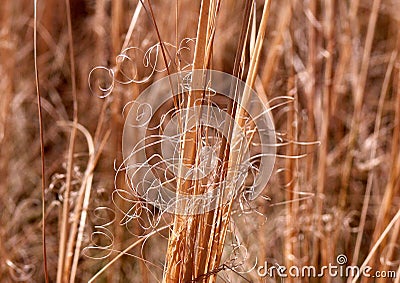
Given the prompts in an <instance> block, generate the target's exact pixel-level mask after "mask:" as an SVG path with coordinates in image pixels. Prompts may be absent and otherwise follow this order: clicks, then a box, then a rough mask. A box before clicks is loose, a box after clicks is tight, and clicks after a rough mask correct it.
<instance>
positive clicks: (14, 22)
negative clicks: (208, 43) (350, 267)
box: [0, 0, 400, 282]
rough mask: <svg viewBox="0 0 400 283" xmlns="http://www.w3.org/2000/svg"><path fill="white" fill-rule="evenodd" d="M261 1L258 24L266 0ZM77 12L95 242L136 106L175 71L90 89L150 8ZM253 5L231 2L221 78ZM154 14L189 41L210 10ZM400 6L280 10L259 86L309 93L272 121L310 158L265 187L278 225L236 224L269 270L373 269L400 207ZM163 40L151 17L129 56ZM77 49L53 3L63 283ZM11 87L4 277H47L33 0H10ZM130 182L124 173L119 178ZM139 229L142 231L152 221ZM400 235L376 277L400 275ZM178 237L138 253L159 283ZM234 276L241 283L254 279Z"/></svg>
mask: <svg viewBox="0 0 400 283" xmlns="http://www.w3.org/2000/svg"><path fill="white" fill-rule="evenodd" d="M256 2H257V3H256V18H255V21H256V22H257V23H258V21H259V20H260V15H261V11H262V4H263V3H262V2H261V1H256ZM70 5H71V20H72V35H73V47H74V54H73V59H74V61H75V72H76V76H75V79H76V94H77V101H76V102H77V106H78V112H77V116H76V117H77V119H78V120H77V121H78V123H79V124H81V125H82V126H83V127H85V128H86V129H87V131H88V133H89V134H90V136H91V137H92V139H93V140H94V145H95V152H96V154H99V159H98V162H97V163H96V167H95V169H94V171H93V182H92V185H91V192H92V193H91V198H90V205H89V210H88V211H89V212H88V223H87V225H86V227H85V231H84V235H83V244H82V246H83V247H85V246H87V245H89V242H90V237H91V233H92V232H93V231H94V230H93V229H94V228H93V227H94V225H95V224H96V220H95V213H94V211H95V209H96V208H98V207H102V206H109V207H113V206H114V204H113V203H112V200H111V193H112V191H113V189H114V175H115V171H114V161H116V164H119V163H120V162H121V158H122V157H121V134H122V126H123V117H122V115H121V113H122V108H123V106H124V105H125V104H126V103H127V102H128V101H130V100H132V99H134V98H135V97H136V96H137V95H138V94H139V93H140V91H141V90H143V89H144V88H145V87H146V86H147V85H148V84H150V83H151V82H152V81H154V80H155V79H157V78H159V77H160V76H164V75H165V74H156V75H154V76H153V77H152V78H151V79H150V80H149V81H148V82H146V83H144V84H130V85H125V86H123V85H116V87H115V89H114V91H113V93H112V95H110V96H109V97H108V98H107V99H103V100H102V99H99V98H98V97H96V96H95V95H93V94H91V92H90V90H89V86H88V76H89V72H90V71H91V70H92V68H93V67H95V66H98V65H104V66H109V67H113V66H115V58H116V56H117V55H118V54H119V53H120V52H121V48H122V45H123V42H124V39H125V35H126V33H127V30H128V27H129V24H130V22H131V17H132V15H133V13H134V11H135V9H136V7H137V5H138V2H137V1H127V0H113V1H107V0H97V1H93V0H71V1H70ZM243 5H244V4H243V3H242V2H241V1H233V0H224V1H222V4H221V8H220V11H219V15H218V20H217V30H216V35H215V42H214V46H213V55H212V62H211V67H212V68H213V69H217V70H221V71H224V72H227V73H232V68H233V62H234V58H235V52H236V46H237V42H238V39H239V31H240V27H241V19H242V12H243ZM152 6H153V9H154V15H155V18H156V20H157V24H158V26H159V29H160V34H161V37H162V39H163V41H165V42H169V43H171V44H174V45H177V43H179V42H180V41H181V40H182V39H184V38H194V37H195V35H196V29H197V19H198V13H199V8H200V1H186V0H176V1H152ZM399 10H400V3H399V2H398V1H395V0H365V1H341V0H325V1H322V0H321V1H319V0H318V1H317V0H308V1H295V0H283V1H272V3H271V11H270V17H269V22H268V28H267V36H266V39H265V42H264V46H263V50H262V55H261V62H260V68H259V76H258V78H257V82H256V86H255V89H256V91H257V92H258V93H259V94H260V95H267V97H268V99H270V100H271V99H273V98H276V97H279V96H292V97H294V98H295V100H294V102H293V103H290V104H289V105H285V106H282V107H280V108H277V109H275V110H274V112H273V114H274V116H275V122H276V127H277V129H278V132H279V133H280V134H281V138H282V140H285V141H286V140H287V141H299V142H300V143H296V142H295V143H293V142H291V143H288V144H287V145H286V146H283V147H282V148H280V149H279V153H281V154H286V155H295V156H300V155H302V154H306V153H307V156H305V157H302V158H299V159H289V158H280V159H278V161H277V166H276V168H277V169H276V173H275V174H274V176H273V178H272V180H271V182H270V185H269V187H268V188H267V189H266V190H265V193H264V195H266V196H268V197H269V198H270V199H271V201H269V202H265V201H258V208H257V209H258V210H259V211H261V212H262V213H263V215H264V216H265V217H266V218H265V217H254V218H250V219H251V222H250V223H249V222H248V219H247V220H244V221H242V220H241V219H237V220H236V221H237V231H238V232H237V233H240V234H241V237H242V236H243V235H246V236H243V239H246V240H245V246H246V248H247V249H248V250H249V252H250V253H251V254H252V256H254V257H255V256H257V258H258V260H259V262H261V263H262V262H264V260H267V259H268V260H271V259H273V260H276V261H277V262H279V263H280V264H285V265H286V266H291V265H298V266H301V265H310V264H314V265H316V266H321V265H326V264H328V263H336V256H337V255H339V254H345V255H346V256H347V257H348V259H349V263H353V264H358V265H361V264H362V263H363V261H364V259H365V258H366V257H367V256H368V254H369V253H370V251H371V248H372V246H373V245H374V244H375V242H376V241H377V240H378V238H379V237H380V236H381V235H382V233H383V231H384V230H385V228H386V227H387V225H388V224H389V222H390V221H391V219H392V218H393V217H394V215H395V214H396V213H397V212H398V211H399V207H400V205H399V204H400V198H399V193H400V177H399V176H400V158H399V155H400V141H399V132H400V82H399V78H400V72H399V69H400V55H399V54H398V52H399V51H400V32H399V31H400V16H399V13H398V11H399ZM249 40H251V39H249ZM157 41H158V39H157V36H156V33H155V31H154V28H153V26H152V23H151V19H150V18H149V17H148V15H146V13H145V12H143V11H142V12H141V13H140V14H139V17H138V21H137V23H136V25H135V29H134V32H133V34H132V37H131V38H130V41H129V46H134V47H138V48H140V49H142V50H146V49H147V48H148V47H149V46H152V45H154V44H156V43H157ZM69 42H70V39H69V36H68V28H67V13H66V5H65V3H64V1H57V0H44V1H39V4H38V49H37V51H38V57H37V60H38V64H39V79H40V92H41V95H42V99H43V101H42V107H43V122H44V128H45V135H44V140H45V158H46V176H45V179H46V184H47V188H46V211H47V215H46V222H47V229H46V235H47V254H48V266H49V275H50V278H51V282H55V280H56V273H57V261H58V256H59V244H60V231H62V225H64V224H65V223H63V216H62V208H63V202H64V192H65V189H66V187H67V178H68V177H67V176H68V174H71V182H70V183H71V184H70V188H71V195H70V196H71V198H70V204H71V205H70V209H69V211H68V223H70V221H72V219H73V217H74V211H73V208H74V205H75V204H76V201H77V199H78V198H79V188H80V186H81V184H82V182H84V176H85V170H86V168H87V164H88V162H89V157H90V156H89V151H88V147H87V143H86V139H85V137H84V136H83V135H82V134H81V133H80V132H78V133H77V135H76V139H75V141H74V145H75V146H74V148H73V156H74V159H73V164H72V165H73V166H72V170H68V164H69V162H68V154H69V153H71V147H70V145H69V143H70V137H71V128H70V127H65V126H62V125H60V124H59V123H58V122H60V121H64V122H65V121H72V120H73V119H74V118H73V115H74V114H73V103H74V101H73V93H72V87H71V83H72V77H71V74H72V72H71V65H70V59H71V58H70V55H69V54H70V53H69V47H68V46H69ZM189 58H190V56H189ZM244 69H245V70H246V66H245V67H244ZM138 73H139V74H143V76H145V74H146V73H148V70H147V69H146V68H145V67H144V66H140V64H138ZM0 78H1V79H0V89H1V94H0V158H1V159H0V209H1V213H0V237H1V241H0V281H1V282H17V281H19V282H43V280H44V275H43V271H42V262H43V255H42V249H41V245H42V243H41V189H40V184H41V181H40V180H41V173H40V147H39V129H38V120H37V104H36V97H35V80H34V64H33V3H32V1H28V0H13V1H11V0H6V1H4V2H3V3H2V5H1V7H0ZM108 130H110V131H111V132H108ZM102 141H104V146H102ZM315 141H320V143H321V144H320V146H316V145H315V144H313V143H312V142H315ZM308 142H309V143H310V144H308ZM117 179H118V178H117ZM118 182H120V183H118ZM121 183H123V178H122V180H119V179H118V180H117V184H121ZM367 204H368V206H367ZM125 205H126V204H125ZM118 217H121V216H117V219H119V218H118ZM64 222H65V221H64ZM110 229H111V230H112V231H113V235H114V246H113V248H114V249H116V250H122V249H123V248H125V247H126V246H127V245H128V243H131V242H132V240H134V239H133V238H134V236H132V235H131V233H129V232H128V231H126V229H125V227H124V226H121V225H118V223H117V222H115V223H114V224H112V226H111V228H110ZM135 229H137V231H136V233H138V234H140V233H141V231H140V227H136V228H135ZM399 229H400V221H397V222H396V223H395V225H394V226H393V227H391V229H390V231H389V233H388V234H387V236H386V237H385V239H384V241H383V242H382V243H381V245H380V246H379V247H378V250H377V251H376V252H375V253H374V255H373V257H372V259H371V260H370V261H369V263H368V264H369V265H370V266H372V267H373V269H374V270H397V269H398V268H399V257H400V249H399ZM242 234H243V235H242ZM167 236H168V235H167V233H164V234H163V233H161V235H158V236H155V237H154V239H153V238H152V239H151V240H149V242H148V243H147V244H146V246H145V247H144V248H140V247H139V248H138V249H136V250H135V251H131V252H132V253H134V254H136V255H137V256H139V257H146V259H147V260H149V261H151V262H152V263H153V264H155V265H157V266H159V267H161V268H158V269H157V268H156V270H157V271H154V272H155V277H157V279H158V280H161V275H162V265H163V261H164V259H165V250H166V241H165V239H164V238H165V237H167ZM142 252H143V254H142ZM107 261H108V259H104V260H94V259H91V258H88V257H85V256H81V257H80V260H79V264H78V270H77V275H76V279H75V281H76V282H85V281H87V280H88V279H89V278H90V277H92V276H93V275H94V274H95V273H96V272H97V271H98V270H99V269H100V268H101V266H104V264H105V263H106V262H107ZM147 267H148V268H150V269H152V268H153V267H152V265H149V264H147ZM148 268H146V266H145V265H144V264H143V262H142V261H140V260H138V259H135V258H133V257H128V256H126V257H122V258H121V259H120V260H118V262H117V263H116V264H114V265H113V266H112V267H111V268H109V269H108V270H107V272H106V273H105V275H104V277H103V279H102V280H103V281H99V282H156V279H155V278H154V277H152V275H151V273H150V272H149V270H148ZM227 272H229V271H227ZM231 273H232V274H231V276H230V278H231V280H232V281H233V282H243V279H242V278H241V277H239V276H237V275H236V276H235V274H234V273H233V272H231ZM248 277H249V279H251V280H253V281H254V282H274V280H276V282H279V280H278V279H269V280H270V281H266V280H267V279H260V278H259V277H257V276H256V274H252V275H251V274H250V275H249V276H248ZM291 280H293V281H291ZM318 280H319V281H320V282H344V279H329V278H320V279H318ZM331 280H332V281H331ZM335 280H337V281H335ZM374 280H375V281H376V282H391V281H386V280H389V279H383V280H382V281H379V280H378V279H374ZM374 280H372V279H369V280H366V282H368V281H370V282H373V281H374ZM287 281H288V282H300V281H296V280H295V279H288V280H287ZM309 281H310V282H313V281H312V280H309ZM301 282H308V279H304V278H303V279H301Z"/></svg>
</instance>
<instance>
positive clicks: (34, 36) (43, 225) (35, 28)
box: [33, 0, 49, 282]
mask: <svg viewBox="0 0 400 283" xmlns="http://www.w3.org/2000/svg"><path fill="white" fill-rule="evenodd" d="M33 3H34V7H33V11H34V17H33V18H34V29H33V41H34V42H33V45H34V47H33V52H34V54H33V57H34V62H35V84H36V95H37V105H38V117H39V131H40V134H39V135H40V156H41V171H42V241H43V243H42V245H43V268H44V269H43V271H44V275H45V281H46V282H49V274H48V270H47V249H46V194H45V190H46V181H45V180H46V179H45V178H46V171H45V166H46V165H45V156H44V133H43V131H44V129H43V115H42V100H41V96H40V87H39V70H38V63H37V0H34V2H33Z"/></svg>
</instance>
